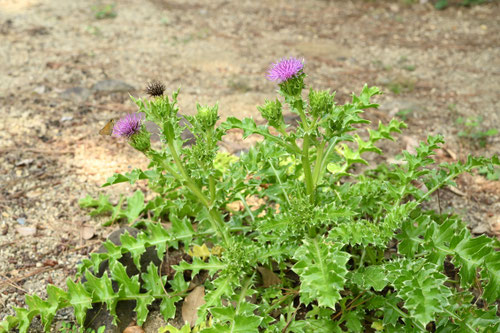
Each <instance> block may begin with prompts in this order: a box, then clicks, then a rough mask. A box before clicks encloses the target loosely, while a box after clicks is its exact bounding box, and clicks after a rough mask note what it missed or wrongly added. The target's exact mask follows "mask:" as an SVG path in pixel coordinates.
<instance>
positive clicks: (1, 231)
mask: <svg viewBox="0 0 500 333" xmlns="http://www.w3.org/2000/svg"><path fill="white" fill-rule="evenodd" d="M7 232H9V226H8V225H7V223H5V222H2V224H1V225H0V235H2V236H4V235H6V234H7Z"/></svg>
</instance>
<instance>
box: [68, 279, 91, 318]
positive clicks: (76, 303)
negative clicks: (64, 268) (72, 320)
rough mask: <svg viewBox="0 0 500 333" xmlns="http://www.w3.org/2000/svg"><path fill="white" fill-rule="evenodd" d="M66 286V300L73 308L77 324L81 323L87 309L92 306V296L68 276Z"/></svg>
mask: <svg viewBox="0 0 500 333" xmlns="http://www.w3.org/2000/svg"><path fill="white" fill-rule="evenodd" d="M66 285H67V286H68V302H69V304H71V306H72V307H73V308H74V309H75V317H76V321H77V323H78V325H81V326H82V325H83V323H84V322H85V315H86V314H87V310H88V309H90V308H91V307H92V296H91V295H90V293H88V292H87V290H85V288H84V287H83V285H81V284H79V283H78V284H77V283H75V282H73V280H71V279H70V278H68V279H67V280H66Z"/></svg>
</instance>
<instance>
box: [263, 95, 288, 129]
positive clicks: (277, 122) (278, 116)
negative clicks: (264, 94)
mask: <svg viewBox="0 0 500 333" xmlns="http://www.w3.org/2000/svg"><path fill="white" fill-rule="evenodd" d="M257 109H258V110H259V111H260V114H261V115H262V117H263V118H264V119H266V120H267V121H268V122H269V125H271V126H273V127H274V128H280V127H281V126H282V125H283V112H282V109H281V103H280V101H279V100H277V99H276V101H266V103H265V104H264V105H263V106H258V107H257Z"/></svg>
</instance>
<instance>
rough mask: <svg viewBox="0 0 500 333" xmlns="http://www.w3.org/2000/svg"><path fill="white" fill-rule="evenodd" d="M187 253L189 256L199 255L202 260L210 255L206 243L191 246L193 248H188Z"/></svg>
mask: <svg viewBox="0 0 500 333" xmlns="http://www.w3.org/2000/svg"><path fill="white" fill-rule="evenodd" d="M188 254H189V255H190V256H191V257H199V258H201V259H202V260H205V259H206V258H208V257H210V250H209V249H208V247H207V244H205V243H203V245H202V246H199V245H195V246H193V249H192V250H189V251H188Z"/></svg>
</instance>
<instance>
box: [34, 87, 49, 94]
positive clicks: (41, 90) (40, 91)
mask: <svg viewBox="0 0 500 333" xmlns="http://www.w3.org/2000/svg"><path fill="white" fill-rule="evenodd" d="M33 91H34V92H35V93H37V94H39V95H43V94H45V93H46V92H47V87H46V86H38V87H36V88H35V89H33Z"/></svg>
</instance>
